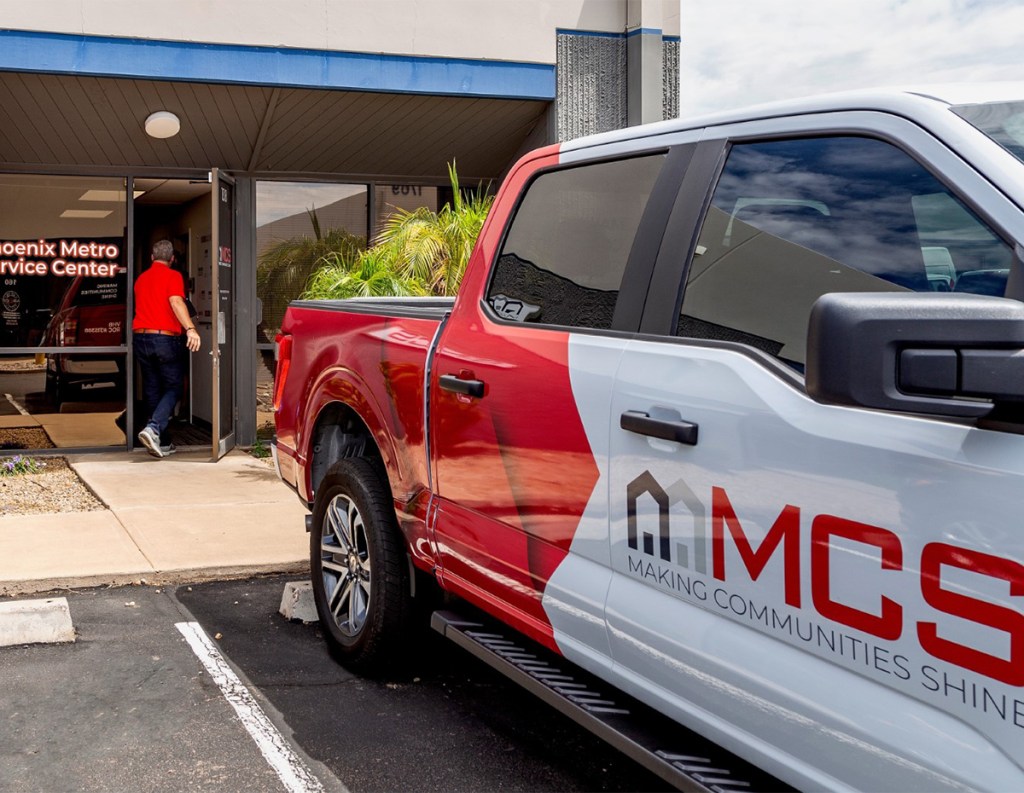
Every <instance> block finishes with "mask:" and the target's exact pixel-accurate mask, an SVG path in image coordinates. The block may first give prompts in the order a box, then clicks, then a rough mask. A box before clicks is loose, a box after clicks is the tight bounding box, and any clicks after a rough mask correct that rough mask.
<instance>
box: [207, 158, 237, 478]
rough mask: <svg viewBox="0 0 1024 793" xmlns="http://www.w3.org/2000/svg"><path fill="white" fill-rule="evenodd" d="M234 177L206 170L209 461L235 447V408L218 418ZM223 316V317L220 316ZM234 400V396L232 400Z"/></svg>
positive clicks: (229, 331) (229, 332)
mask: <svg viewBox="0 0 1024 793" xmlns="http://www.w3.org/2000/svg"><path fill="white" fill-rule="evenodd" d="M235 186H236V185H235V179H234V178H233V177H231V176H228V175H227V174H225V173H223V172H222V171H221V170H220V169H219V168H211V169H210V212H211V230H210V259H211V261H210V270H211V274H212V279H211V290H210V291H211V292H212V294H211V295H210V300H211V308H212V310H211V311H210V323H211V325H210V329H211V333H210V357H211V373H212V377H211V380H212V388H213V394H212V400H211V403H210V404H211V408H212V409H211V429H212V441H211V445H210V459H211V461H212V462H216V461H217V460H219V459H220V458H221V457H223V456H224V455H225V454H227V453H228V452H229V451H231V450H232V449H233V448H234V447H235V420H234V419H235V410H234V407H233V405H232V409H231V411H230V413H229V415H230V416H231V420H230V425H231V426H230V427H225V426H223V424H224V422H222V421H221V417H222V404H221V403H222V399H221V398H222V396H223V394H222V391H223V389H222V387H221V386H222V382H223V381H222V377H224V376H226V377H227V382H228V383H229V384H230V385H231V394H232V397H234V379H235V372H234V368H235V355H234V350H233V349H232V347H233V344H234V333H233V331H234V327H233V323H234V286H235V284H234V281H235V276H234V272H235V267H234V265H233V262H232V258H233V257H232V252H233V250H234V248H235V237H236V236H237V229H236V228H235V224H236V218H235V211H234V190H235ZM225 187H226V188H227V189H229V190H230V191H231V192H230V200H229V198H228V197H227V195H228V194H223V193H222V192H221V191H222V189H224V188H225ZM222 201H223V202H224V203H226V204H227V209H226V210H225V211H226V212H227V213H228V217H229V221H228V222H229V223H230V224H231V225H230V239H229V240H227V242H228V245H227V246H226V248H225V246H223V245H222V243H223V242H224V241H223V240H222V239H221V236H222V235H221V229H220V222H221V206H220V205H221V203H222ZM223 250H226V251H227V253H228V257H227V261H224V260H223V258H222V256H221V254H222V251H223ZM222 267H224V268H225V269H227V271H228V272H227V274H226V277H227V279H228V280H227V283H226V285H225V288H226V289H227V291H228V296H229V298H230V301H229V305H228V306H227V311H224V312H222V311H221V305H222V303H221V299H222V297H223V295H222V284H223V282H222V280H221V268H222ZM222 315H223V316H222ZM222 333H223V338H224V339H225V341H224V343H223V346H226V347H228V361H229V366H228V368H229V371H228V372H227V373H225V372H223V371H221V346H222V344H221V342H220V339H221V335H222ZM232 402H234V399H232Z"/></svg>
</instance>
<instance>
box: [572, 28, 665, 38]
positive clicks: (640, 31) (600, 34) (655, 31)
mask: <svg viewBox="0 0 1024 793" xmlns="http://www.w3.org/2000/svg"><path fill="white" fill-rule="evenodd" d="M555 33H557V34H559V35H564V36H590V37H591V38H598V39H624V38H630V37H631V36H661V37H662V38H664V39H669V40H671V39H676V40H678V39H679V36H662V32H661V28H634V29H633V30H630V31H628V32H626V33H612V32H609V31H606V30H570V29H569V28H556V29H555Z"/></svg>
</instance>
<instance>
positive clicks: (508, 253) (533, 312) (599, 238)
mask: <svg viewBox="0 0 1024 793" xmlns="http://www.w3.org/2000/svg"><path fill="white" fill-rule="evenodd" d="M663 162H664V155H661V154H656V155H651V156H647V157H636V158H633V159H629V160H619V161H615V162H604V163H597V164H593V165H584V166H579V167H575V168H566V169H564V170H559V171H550V172H548V173H543V174H541V175H540V176H539V177H537V179H535V180H534V181H533V183H532V184H531V185H530V187H529V188H528V189H527V192H526V195H525V197H524V198H523V200H522V203H521V204H520V206H519V209H518V211H517V212H516V216H515V218H514V219H513V221H512V226H511V228H510V229H509V232H508V236H507V237H506V239H505V244H504V245H503V246H502V249H501V254H500V256H499V258H498V262H497V264H496V266H495V268H494V275H493V276H492V280H491V285H490V287H489V289H488V293H487V300H488V303H489V304H490V306H491V308H492V309H493V310H494V312H495V313H496V314H497V315H498V316H500V317H502V318H504V319H509V320H513V321H516V322H541V323H545V324H551V325H567V326H572V327H582V328H610V327H611V325H612V316H613V314H614V311H615V302H616V300H617V298H618V294H619V286H620V284H621V282H622V276H623V273H624V272H625V269H626V261H627V259H628V258H629V252H630V249H631V248H632V245H633V237H634V236H635V235H636V230H637V227H638V226H639V225H640V218H641V216H642V215H643V212H644V209H645V207H646V206H647V199H648V197H649V196H650V193H651V189H652V188H653V186H654V182H655V179H657V177H658V173H659V171H660V170H661V165H662V163H663Z"/></svg>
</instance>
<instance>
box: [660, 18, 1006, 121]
mask: <svg viewBox="0 0 1024 793" xmlns="http://www.w3.org/2000/svg"><path fill="white" fill-rule="evenodd" d="M681 2H682V14H681V18H680V22H681V28H682V30H681V33H682V44H681V49H680V92H681V97H680V99H681V101H680V109H681V115H683V116H691V115H695V114H697V113H704V112H708V111H714V110H721V109H725V108H730V107H741V106H744V105H749V104H754V103H758V102H768V101H772V100H775V99H786V98H791V97H796V96H806V95H809V94H816V93H823V92H827V91H838V90H847V89H852V88H871V87H877V86H883V85H922V84H930V83H940V82H962V81H966V82H974V81H982V80H1024V48H1022V47H1021V45H1020V33H1021V31H1024V3H1020V2H1017V0H817V2H815V1H814V0H774V2H766V0H681Z"/></svg>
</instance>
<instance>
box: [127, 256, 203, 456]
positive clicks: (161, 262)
mask: <svg viewBox="0 0 1024 793" xmlns="http://www.w3.org/2000/svg"><path fill="white" fill-rule="evenodd" d="M173 256H174V247H173V246H172V245H171V242H170V240H160V241H159V242H156V243H154V245H153V255H152V257H151V258H152V261H153V263H152V264H151V265H150V267H149V269H148V270H146V271H145V272H144V273H142V275H140V276H139V277H138V278H137V279H136V280H135V319H134V320H133V321H132V345H133V347H134V349H135V360H137V361H138V362H139V368H140V369H141V370H142V391H143V394H144V395H145V398H146V409H147V411H148V413H149V421H148V422H147V423H146V426H145V427H144V428H143V430H142V432H140V433H139V442H140V443H141V444H142V445H143V446H145V447H146V448H147V449H148V450H149V453H150V454H152V455H153V456H154V457H164V456H166V455H167V454H169V453H170V452H171V451H172V450H171V444H170V440H169V439H168V438H167V437H166V435H167V425H168V423H170V420H171V413H172V412H173V411H174V405H175V403H176V402H177V401H178V397H179V396H180V395H181V389H182V386H183V384H184V381H185V372H184V361H183V356H182V352H181V347H182V338H184V343H185V347H186V348H187V349H188V350H189V352H196V351H197V350H198V349H199V333H198V332H197V331H196V328H195V325H193V324H192V318H191V317H190V316H189V313H188V307H187V306H186V305H185V282H184V279H183V278H182V277H181V273H179V272H177V271H176V270H173V269H171V266H170V264H171V259H172V258H173ZM183 333H184V337H183V336H182V334H183Z"/></svg>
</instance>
